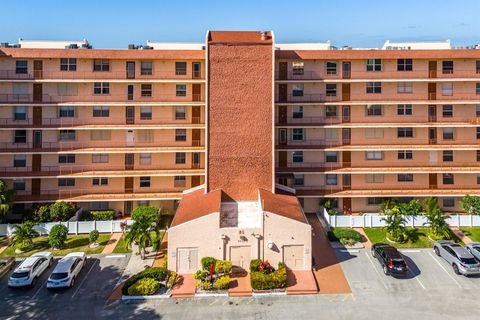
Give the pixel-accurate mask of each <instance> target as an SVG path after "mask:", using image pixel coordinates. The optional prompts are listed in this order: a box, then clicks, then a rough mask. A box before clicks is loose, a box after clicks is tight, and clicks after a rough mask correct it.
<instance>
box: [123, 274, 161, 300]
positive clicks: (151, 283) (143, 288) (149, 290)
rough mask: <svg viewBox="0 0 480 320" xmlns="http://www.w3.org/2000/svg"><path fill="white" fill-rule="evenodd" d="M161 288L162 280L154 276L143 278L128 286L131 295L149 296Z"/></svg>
mask: <svg viewBox="0 0 480 320" xmlns="http://www.w3.org/2000/svg"><path fill="white" fill-rule="evenodd" d="M158 289H160V282H158V280H155V279H153V278H143V279H140V280H138V281H137V282H135V283H134V284H133V285H131V286H130V287H129V288H128V295H130V296H149V295H152V294H154V293H156V292H157V291H158Z"/></svg>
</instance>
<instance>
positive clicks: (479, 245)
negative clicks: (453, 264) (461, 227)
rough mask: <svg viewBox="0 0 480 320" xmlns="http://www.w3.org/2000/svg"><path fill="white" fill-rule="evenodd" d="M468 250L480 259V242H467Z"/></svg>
mask: <svg viewBox="0 0 480 320" xmlns="http://www.w3.org/2000/svg"><path fill="white" fill-rule="evenodd" d="M467 250H468V251H469V252H470V253H471V254H472V256H474V257H475V258H476V259H477V260H478V261H480V242H470V243H469V244H467Z"/></svg>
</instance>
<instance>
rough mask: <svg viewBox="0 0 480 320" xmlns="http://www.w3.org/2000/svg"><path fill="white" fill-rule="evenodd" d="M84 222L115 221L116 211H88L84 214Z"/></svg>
mask: <svg viewBox="0 0 480 320" xmlns="http://www.w3.org/2000/svg"><path fill="white" fill-rule="evenodd" d="M82 219H83V220H88V221H108V220H113V219H115V210H95V211H86V212H84V213H83V214H82Z"/></svg>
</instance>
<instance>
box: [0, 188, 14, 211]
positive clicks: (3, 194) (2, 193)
mask: <svg viewBox="0 0 480 320" xmlns="http://www.w3.org/2000/svg"><path fill="white" fill-rule="evenodd" d="M5 188H6V184H5V181H3V180H2V179H0V216H5V215H6V214H7V213H8V212H9V211H10V210H11V209H12V206H13V195H14V191H13V190H5Z"/></svg>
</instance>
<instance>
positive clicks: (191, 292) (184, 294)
mask: <svg viewBox="0 0 480 320" xmlns="http://www.w3.org/2000/svg"><path fill="white" fill-rule="evenodd" d="M196 284H197V281H196V280H195V279H193V274H179V275H178V277H177V283H176V284H175V285H174V286H173V288H172V298H193V297H194V296H195V285H196Z"/></svg>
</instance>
